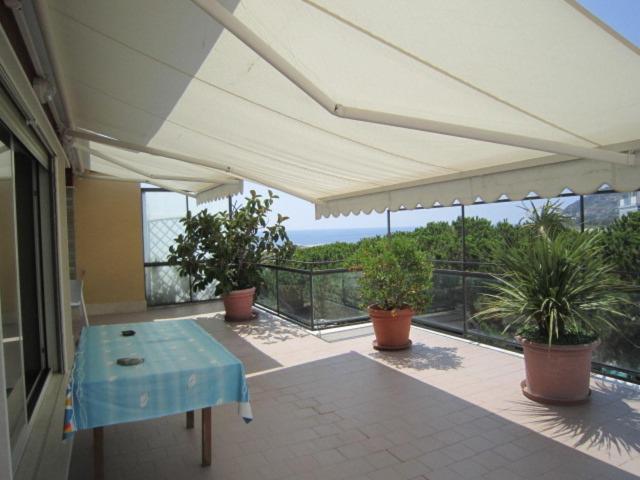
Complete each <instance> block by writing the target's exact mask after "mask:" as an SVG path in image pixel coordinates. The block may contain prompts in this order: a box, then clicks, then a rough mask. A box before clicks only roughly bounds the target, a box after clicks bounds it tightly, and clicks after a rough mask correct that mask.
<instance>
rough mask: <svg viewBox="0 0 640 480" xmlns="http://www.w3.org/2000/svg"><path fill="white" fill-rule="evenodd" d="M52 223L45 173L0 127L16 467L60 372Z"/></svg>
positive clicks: (5, 342) (1, 308) (6, 356)
mask: <svg viewBox="0 0 640 480" xmlns="http://www.w3.org/2000/svg"><path fill="white" fill-rule="evenodd" d="M53 216H54V201H53V181H52V176H51V172H50V168H49V165H46V164H43V163H41V162H39V161H37V160H36V159H35V158H34V157H33V156H32V155H31V154H30V153H29V152H28V151H27V150H26V149H25V148H24V147H23V146H22V145H20V144H19V143H18V142H17V141H16V140H15V138H14V137H13V136H12V135H11V133H10V132H9V131H8V130H7V129H6V128H5V127H4V126H3V125H1V124H0V315H1V318H2V330H1V331H0V338H1V339H2V355H3V360H4V370H5V372H4V373H5V378H6V392H5V395H6V398H7V406H8V414H9V415H8V417H9V437H10V443H11V451H12V456H13V458H14V460H17V459H18V458H19V456H20V454H21V451H22V448H23V446H24V443H25V441H26V438H27V437H28V430H29V420H30V418H31V416H32V414H33V412H34V410H35V408H36V405H37V402H38V399H39V397H40V393H41V392H42V389H43V386H44V384H45V382H46V379H47V377H48V373H49V371H50V370H51V367H54V368H57V367H58V365H59V348H58V345H59V329H58V325H59V322H58V308H57V305H58V301H57V291H58V290H57V284H56V278H57V274H56V272H57V269H56V264H55V258H54V252H55V251H56V250H55V236H54V223H53V222H54V218H53ZM14 465H15V463H14Z"/></svg>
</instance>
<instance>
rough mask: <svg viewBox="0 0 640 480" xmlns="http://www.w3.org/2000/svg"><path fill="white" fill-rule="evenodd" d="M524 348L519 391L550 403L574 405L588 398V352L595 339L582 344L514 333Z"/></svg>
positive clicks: (589, 365)
mask: <svg viewBox="0 0 640 480" xmlns="http://www.w3.org/2000/svg"><path fill="white" fill-rule="evenodd" d="M516 340H518V342H520V344H521V345H522V347H523V349H524V366H525V372H526V379H525V380H523V381H522V384H521V386H522V393H523V394H524V395H525V396H526V397H527V398H529V399H531V400H534V401H536V402H540V403H547V404H551V405H574V404H580V403H584V402H586V401H588V400H589V395H590V394H591V391H590V390H589V381H590V379H591V353H592V352H593V350H594V349H595V348H596V347H597V346H598V345H599V344H600V342H599V341H595V342H593V343H588V344H584V345H551V346H549V345H546V344H541V343H534V342H530V341H529V340H525V339H524V338H522V337H516Z"/></svg>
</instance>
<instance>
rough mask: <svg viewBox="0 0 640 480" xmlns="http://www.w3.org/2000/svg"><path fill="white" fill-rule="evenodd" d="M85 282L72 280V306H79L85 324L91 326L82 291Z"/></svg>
mask: <svg viewBox="0 0 640 480" xmlns="http://www.w3.org/2000/svg"><path fill="white" fill-rule="evenodd" d="M83 287H84V284H83V282H82V280H71V308H79V309H80V313H81V314H82V319H83V320H84V326H85V327H88V326H89V317H88V316H87V307H86V306H85V304H84V295H83V293H82V290H83Z"/></svg>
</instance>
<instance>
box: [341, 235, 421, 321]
mask: <svg viewBox="0 0 640 480" xmlns="http://www.w3.org/2000/svg"><path fill="white" fill-rule="evenodd" d="M349 265H350V266H351V267H352V268H353V269H357V270H361V271H362V276H361V277H360V279H359V285H360V295H361V298H362V300H363V302H364V305H365V306H369V305H371V306H375V307H377V308H380V309H383V310H395V309H399V308H405V307H410V308H411V309H413V310H414V311H423V310H424V309H425V308H426V306H427V305H428V303H429V291H430V289H431V274H432V270H433V268H432V265H431V262H430V261H429V259H428V257H427V255H426V253H425V252H423V251H422V250H421V249H420V248H419V246H418V244H417V242H416V241H415V239H412V238H410V237H407V236H394V237H391V238H380V239H377V240H375V241H368V242H363V243H362V244H361V246H360V248H359V249H358V251H357V252H356V253H355V255H354V256H353V257H352V258H351V259H350V261H349Z"/></svg>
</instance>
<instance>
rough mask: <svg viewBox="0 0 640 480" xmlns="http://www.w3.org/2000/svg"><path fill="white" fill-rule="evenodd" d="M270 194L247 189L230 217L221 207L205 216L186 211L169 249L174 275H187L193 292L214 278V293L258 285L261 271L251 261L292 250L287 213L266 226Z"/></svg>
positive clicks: (277, 256) (286, 254)
mask: <svg viewBox="0 0 640 480" xmlns="http://www.w3.org/2000/svg"><path fill="white" fill-rule="evenodd" d="M276 198H278V197H277V196H276V195H274V194H273V193H272V192H271V191H269V197H268V198H265V199H263V198H262V196H261V195H258V194H256V192H255V191H254V190H252V191H251V196H249V197H247V198H246V199H245V200H246V202H245V204H244V205H243V206H241V207H239V208H236V209H235V210H234V212H233V215H232V216H229V213H228V212H226V211H225V212H218V213H215V214H210V213H209V212H208V211H207V210H203V211H202V212H200V213H198V214H197V215H195V216H192V215H191V214H190V212H187V216H186V217H184V218H183V219H181V220H180V222H181V223H182V224H183V225H184V234H181V235H178V237H177V238H176V239H175V245H172V246H171V247H169V256H168V261H169V264H170V265H176V266H177V267H178V271H179V273H180V276H187V275H190V276H191V277H192V279H193V282H192V288H193V290H194V291H200V290H204V289H205V288H206V287H207V285H209V284H211V283H212V282H213V281H214V280H217V281H218V282H219V283H218V285H217V286H216V292H215V293H216V295H226V294H228V293H230V292H231V291H233V290H242V289H245V288H251V287H259V286H260V284H261V269H260V268H259V267H258V265H257V264H258V263H260V262H264V261H267V260H269V259H275V260H282V259H286V258H289V257H290V256H291V254H292V252H293V244H292V243H291V242H290V241H289V237H288V236H287V232H286V230H285V227H284V225H283V222H284V221H285V220H287V217H283V216H281V215H278V219H277V221H276V223H275V224H273V225H270V226H268V225H267V216H268V214H269V212H271V206H272V205H273V202H274V200H275V199H276Z"/></svg>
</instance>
